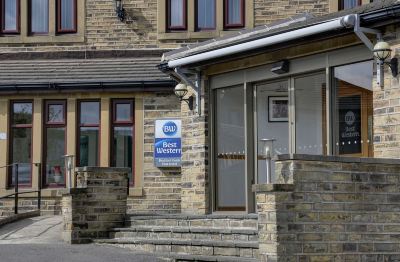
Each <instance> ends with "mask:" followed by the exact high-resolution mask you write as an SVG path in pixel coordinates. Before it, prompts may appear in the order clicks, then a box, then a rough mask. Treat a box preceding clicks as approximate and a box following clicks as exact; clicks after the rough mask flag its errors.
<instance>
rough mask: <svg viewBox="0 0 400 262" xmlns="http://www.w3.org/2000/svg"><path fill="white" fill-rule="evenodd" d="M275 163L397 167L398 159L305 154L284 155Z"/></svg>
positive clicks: (277, 158)
mask: <svg viewBox="0 0 400 262" xmlns="http://www.w3.org/2000/svg"><path fill="white" fill-rule="evenodd" d="M276 160H277V161H286V160H304V161H320V162H321V161H325V162H342V163H365V164H386V165H387V164H389V165H399V166H400V161H399V159H394V158H372V157H344V156H322V155H305V154H284V155H278V156H277V157H276Z"/></svg>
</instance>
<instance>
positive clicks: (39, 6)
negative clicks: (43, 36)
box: [30, 0, 49, 33]
mask: <svg viewBox="0 0 400 262" xmlns="http://www.w3.org/2000/svg"><path fill="white" fill-rule="evenodd" d="M30 11H31V14H30V18H31V21H30V26H31V33H47V32H48V30H49V0H30Z"/></svg>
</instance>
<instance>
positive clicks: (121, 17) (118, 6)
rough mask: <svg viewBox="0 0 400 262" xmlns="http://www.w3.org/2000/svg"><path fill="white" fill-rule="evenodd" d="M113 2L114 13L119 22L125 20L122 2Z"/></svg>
mask: <svg viewBox="0 0 400 262" xmlns="http://www.w3.org/2000/svg"><path fill="white" fill-rule="evenodd" d="M114 1H115V12H116V13H117V16H118V18H119V20H120V21H121V22H123V21H124V20H125V17H126V13H125V9H124V5H123V4H122V0H114Z"/></svg>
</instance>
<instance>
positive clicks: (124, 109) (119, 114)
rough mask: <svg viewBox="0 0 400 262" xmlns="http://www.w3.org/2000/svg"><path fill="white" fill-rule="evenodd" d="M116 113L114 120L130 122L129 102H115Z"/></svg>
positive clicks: (130, 109)
mask: <svg viewBox="0 0 400 262" xmlns="http://www.w3.org/2000/svg"><path fill="white" fill-rule="evenodd" d="M115 107H116V108H115V110H116V115H115V120H116V121H117V122H130V121H132V106H131V104H130V103H126V104H124V103H117V104H116V105H115Z"/></svg>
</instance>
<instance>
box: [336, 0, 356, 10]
mask: <svg viewBox="0 0 400 262" xmlns="http://www.w3.org/2000/svg"><path fill="white" fill-rule="evenodd" d="M359 5H361V0H339V10H344V9H351V8H354V7H356V6H359Z"/></svg>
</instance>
